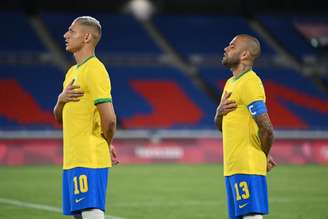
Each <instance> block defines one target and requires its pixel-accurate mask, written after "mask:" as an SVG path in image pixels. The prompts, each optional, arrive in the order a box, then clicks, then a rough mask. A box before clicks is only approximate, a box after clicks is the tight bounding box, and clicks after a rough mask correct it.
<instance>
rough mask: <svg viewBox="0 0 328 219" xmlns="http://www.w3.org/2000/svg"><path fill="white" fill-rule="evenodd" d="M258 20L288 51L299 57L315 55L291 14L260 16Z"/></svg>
mask: <svg viewBox="0 0 328 219" xmlns="http://www.w3.org/2000/svg"><path fill="white" fill-rule="evenodd" d="M259 19H260V21H261V22H262V23H263V24H264V25H265V27H266V28H267V29H268V30H269V31H270V33H271V34H272V35H273V36H274V37H276V38H277V40H278V41H279V42H280V43H281V44H282V46H284V47H285V48H286V49H287V50H288V51H289V52H290V53H292V54H293V55H294V56H296V57H299V58H301V59H303V58H306V57H310V56H312V57H313V56H315V55H316V53H317V51H316V50H315V49H314V48H313V47H312V46H311V45H310V43H309V42H308V41H307V39H306V38H305V37H304V36H302V35H301V33H300V32H298V30H297V29H296V27H295V25H294V23H293V22H294V21H295V18H294V17H291V16H260V17H259Z"/></svg>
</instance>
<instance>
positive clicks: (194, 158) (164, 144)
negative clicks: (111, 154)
mask: <svg viewBox="0 0 328 219" xmlns="http://www.w3.org/2000/svg"><path fill="white" fill-rule="evenodd" d="M297 133H298V132H278V139H277V140H276V141H275V143H274V146H273V149H272V156H273V157H274V158H275V159H276V160H277V162H278V163H279V164H320V165H328V139H327V138H326V137H324V136H323V135H325V133H319V134H318V132H313V133H312V132H302V133H303V134H300V133H298V134H297ZM39 134H40V133H39ZM39 134H38V133H30V134H27V133H25V134H20V135H17V133H16V135H13V134H12V133H7V134H4V133H2V134H1V135H2V136H1V138H0V165H8V166H16V165H61V163H62V139H61V133H55V134H54V133H52V132H51V133H50V134H47V133H45V134H44V135H43V136H40V135H39ZM15 136H16V137H15ZM325 136H327V135H325ZM114 144H115V146H116V149H117V151H118V154H119V158H120V161H121V163H122V164H146V163H184V164H199V163H222V153H223V152H222V141H221V138H220V136H219V135H218V134H217V133H216V132H215V131H162V132H156V133H154V132H147V131H135V132H133V131H132V132H119V134H118V137H117V138H116V139H115V140H114Z"/></svg>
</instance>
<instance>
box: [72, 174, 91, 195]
mask: <svg viewBox="0 0 328 219" xmlns="http://www.w3.org/2000/svg"><path fill="white" fill-rule="evenodd" d="M73 182H74V195H78V194H80V193H85V192H87V191H88V190H89V188H88V178H87V176H86V175H80V176H78V177H77V176H74V178H73Z"/></svg>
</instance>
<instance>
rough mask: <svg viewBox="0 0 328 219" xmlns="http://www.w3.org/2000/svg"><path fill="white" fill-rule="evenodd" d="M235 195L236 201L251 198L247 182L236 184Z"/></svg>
mask: <svg viewBox="0 0 328 219" xmlns="http://www.w3.org/2000/svg"><path fill="white" fill-rule="evenodd" d="M234 186H235V193H236V200H237V201H239V200H242V199H248V198H249V197H250V193H249V189H248V185H247V182H246V181H241V182H239V183H235V185H234Z"/></svg>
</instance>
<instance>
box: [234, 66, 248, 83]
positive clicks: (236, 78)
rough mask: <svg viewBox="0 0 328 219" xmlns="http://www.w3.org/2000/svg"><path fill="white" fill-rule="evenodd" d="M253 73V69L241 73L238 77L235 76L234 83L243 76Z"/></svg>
mask: <svg viewBox="0 0 328 219" xmlns="http://www.w3.org/2000/svg"><path fill="white" fill-rule="evenodd" d="M250 71H253V69H248V70H246V71H244V72H243V73H240V74H239V75H238V76H233V77H232V78H233V81H237V80H238V79H239V78H241V77H242V76H243V75H245V74H246V73H247V72H250Z"/></svg>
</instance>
